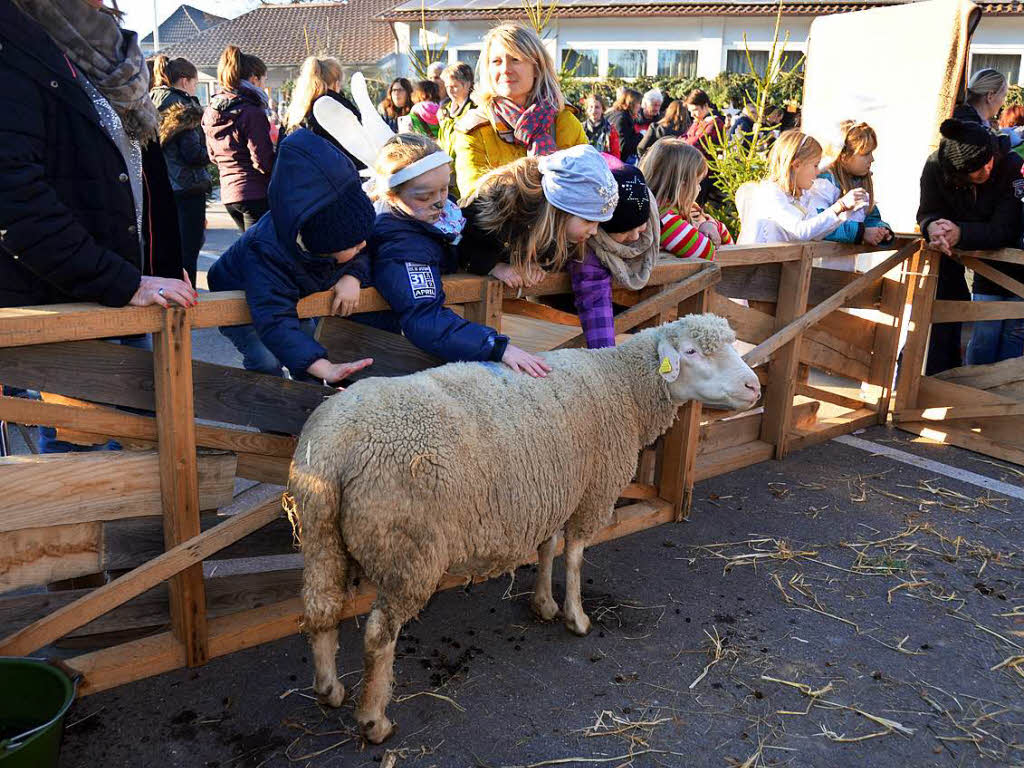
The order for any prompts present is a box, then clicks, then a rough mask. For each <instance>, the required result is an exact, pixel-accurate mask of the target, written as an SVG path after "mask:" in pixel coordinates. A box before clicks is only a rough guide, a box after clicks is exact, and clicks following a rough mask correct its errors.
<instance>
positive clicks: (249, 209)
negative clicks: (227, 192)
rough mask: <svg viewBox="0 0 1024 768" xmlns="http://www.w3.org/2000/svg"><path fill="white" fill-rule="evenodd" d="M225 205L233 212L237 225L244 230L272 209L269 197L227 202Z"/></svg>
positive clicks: (232, 216)
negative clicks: (268, 200)
mask: <svg viewBox="0 0 1024 768" xmlns="http://www.w3.org/2000/svg"><path fill="white" fill-rule="evenodd" d="M224 207H225V208H226V209H227V212H228V213H229V214H231V218H232V219H234V221H235V225H236V226H237V227H238V228H239V229H240V230H242V231H243V232H245V230H247V229H249V227H251V226H252V225H253V224H255V223H256V222H257V221H259V220H260V217H261V216H262V215H263V214H264V213H266V212H267V211H268V210H270V205H269V204H268V203H267V198H263V199H262V200H242V201H241V202H240V203H225V204H224Z"/></svg>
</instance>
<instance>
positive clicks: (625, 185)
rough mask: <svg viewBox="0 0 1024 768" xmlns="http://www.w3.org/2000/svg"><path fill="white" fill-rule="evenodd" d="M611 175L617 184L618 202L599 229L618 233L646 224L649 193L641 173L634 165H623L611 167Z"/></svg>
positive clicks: (648, 214)
mask: <svg viewBox="0 0 1024 768" xmlns="http://www.w3.org/2000/svg"><path fill="white" fill-rule="evenodd" d="M612 176H614V177H615V183H616V184H618V186H619V202H618V205H616V206H615V213H614V214H612V217H611V218H610V219H608V221H605V222H602V223H601V229H603V230H604V231H605V232H611V233H612V234H618V233H620V232H628V231H629V230H631V229H636V228H637V227H639V226H640V225H641V224H646V223H647V219H648V218H649V217H650V215H651V195H650V193H649V192H648V189H647V180H646V179H645V178H644V175H643V173H641V172H640V169H639V168H637V167H636V166H635V165H623V166H622V167H621V168H613V169H612Z"/></svg>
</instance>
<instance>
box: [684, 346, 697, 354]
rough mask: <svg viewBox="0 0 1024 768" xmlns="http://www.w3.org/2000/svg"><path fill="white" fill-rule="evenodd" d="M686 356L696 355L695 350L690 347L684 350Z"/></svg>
mask: <svg viewBox="0 0 1024 768" xmlns="http://www.w3.org/2000/svg"><path fill="white" fill-rule="evenodd" d="M686 354H688V355H696V354H697V350H696V349H694V348H693V347H690V348H689V349H687V350H686Z"/></svg>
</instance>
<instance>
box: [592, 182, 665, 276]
mask: <svg viewBox="0 0 1024 768" xmlns="http://www.w3.org/2000/svg"><path fill="white" fill-rule="evenodd" d="M648 194H651V193H650V192H649V191H648ZM660 243H661V218H660V217H659V215H658V201H657V200H655V199H654V195H653V194H651V213H650V217H649V218H648V219H647V231H646V232H644V233H643V234H642V235H640V239H639V240H637V241H636V242H635V243H628V244H623V243H617V242H615V241H614V240H612V238H611V237H610V236H609V235H608V233H607V232H605V231H604V230H603V229H601V228H600V227H598V228H597V234H596V235H593V236H592V237H591V238H590V239H589V240H588V241H587V244H588V245H589V246H590V247H591V248H593V249H594V255H595V256H597V258H598V261H600V262H601V263H602V264H603V265H604V266H605V268H607V270H608V271H609V272H611V273H612V278H613V279H614V280H615V281H616V282H617V283H621V284H622V285H624V286H626V287H627V288H632V289H633V290H637V289H639V288H643V287H644V286H645V285H647V281H648V280H650V279H651V270H652V269H653V268H654V263H655V262H656V261H657V260H658V251H659V249H660V247H661V246H660Z"/></svg>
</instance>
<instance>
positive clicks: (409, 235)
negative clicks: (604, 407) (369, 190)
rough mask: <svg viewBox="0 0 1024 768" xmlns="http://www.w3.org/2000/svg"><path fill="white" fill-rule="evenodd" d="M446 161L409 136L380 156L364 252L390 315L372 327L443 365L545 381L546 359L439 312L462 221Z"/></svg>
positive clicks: (449, 312) (393, 142)
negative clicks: (476, 365)
mask: <svg viewBox="0 0 1024 768" xmlns="http://www.w3.org/2000/svg"><path fill="white" fill-rule="evenodd" d="M451 162H452V160H451V158H450V157H449V156H448V155H447V154H445V153H444V152H442V151H441V149H440V148H439V147H438V146H437V144H436V143H434V142H433V141H432V140H431V139H429V138H427V137H425V136H420V135H417V134H408V133H403V134H398V135H397V136H395V137H393V138H392V139H391V140H389V141H388V142H387V143H386V144H385V145H384V147H383V149H381V151H380V154H379V155H378V157H377V162H376V164H375V168H374V171H375V175H376V178H375V180H374V196H375V197H376V198H377V202H378V205H380V203H385V204H386V205H385V210H384V212H383V213H379V214H378V215H377V219H376V221H375V222H374V226H373V234H372V235H371V236H370V240H369V244H368V250H369V253H370V257H371V260H372V264H373V272H374V278H373V281H374V285H375V287H376V288H377V290H378V291H380V294H381V295H382V296H383V297H384V299H385V300H386V301H387V302H388V304H390V305H391V309H392V312H390V313H381V314H380V315H378V317H376V318H374V320H373V321H372V322H373V324H374V325H378V326H384V327H387V329H388V330H391V331H394V332H398V331H401V332H402V333H404V334H405V336H406V338H408V339H409V341H411V342H412V343H413V344H415V345H416V346H417V347H419V348H420V349H422V350H424V351H425V352H429V353H430V354H433V355H436V356H437V357H440V358H442V359H444V360H448V361H457V360H460V361H479V362H484V361H492V362H501V363H504V364H505V365H507V366H508V367H509V368H511V369H512V370H514V371H522V372H524V373H528V374H529V375H531V376H535V377H543V376H545V375H546V374H547V372H548V371H550V370H551V367H550V366H549V365H548V364H547V363H545V362H544V360H542V359H541V358H539V357H537V356H536V355H532V354H530V353H529V352H526V351H525V350H522V349H520V348H519V347H516V346H514V345H512V344H509V340H508V337H507V336H503V335H501V334H500V333H498V332H497V331H496V330H495V329H493V328H489V327H487V326H485V325H480V324H479V323H473V322H470V321H469V320H465V319H463V318H461V317H459V316H458V315H457V314H455V313H454V312H453V311H452V310H451V309H449V308H447V307H445V306H444V303H445V296H444V286H443V285H442V283H441V275H443V274H445V273H448V272H455V271H456V268H457V260H456V257H455V249H454V246H455V244H456V243H458V242H459V240H460V239H461V236H462V230H463V227H464V226H465V223H466V220H465V219H464V218H463V216H462V213H461V211H459V208H458V206H457V205H455V203H453V202H452V201H451V200H450V199H449V198H448V187H449V184H450V182H451ZM389 321H390V322H389ZM368 322H371V321H369V320H368Z"/></svg>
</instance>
